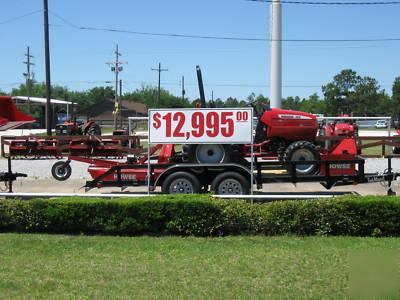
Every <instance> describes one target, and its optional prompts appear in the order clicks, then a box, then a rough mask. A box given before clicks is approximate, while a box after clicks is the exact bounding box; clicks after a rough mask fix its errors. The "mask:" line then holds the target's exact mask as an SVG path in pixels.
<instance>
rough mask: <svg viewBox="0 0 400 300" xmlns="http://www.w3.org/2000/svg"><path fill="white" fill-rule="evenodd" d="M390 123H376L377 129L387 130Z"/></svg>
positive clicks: (380, 121)
mask: <svg viewBox="0 0 400 300" xmlns="http://www.w3.org/2000/svg"><path fill="white" fill-rule="evenodd" d="M387 127H388V123H387V122H386V121H385V120H378V121H376V123H375V128H387Z"/></svg>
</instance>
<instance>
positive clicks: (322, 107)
mask: <svg viewBox="0 0 400 300" xmlns="http://www.w3.org/2000/svg"><path fill="white" fill-rule="evenodd" d="M299 110H300V111H304V112H308V113H312V114H326V102H325V101H323V100H321V99H319V96H318V95H317V93H314V94H312V95H311V96H310V97H308V99H303V100H302V101H301V102H300V107H299Z"/></svg>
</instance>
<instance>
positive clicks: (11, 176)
mask: <svg viewBox="0 0 400 300" xmlns="http://www.w3.org/2000/svg"><path fill="white" fill-rule="evenodd" d="M27 176H28V175H26V174H24V173H13V172H12V170H11V157H8V171H7V172H0V182H6V184H7V185H8V192H9V193H12V192H13V191H12V183H13V181H15V180H17V178H18V177H27Z"/></svg>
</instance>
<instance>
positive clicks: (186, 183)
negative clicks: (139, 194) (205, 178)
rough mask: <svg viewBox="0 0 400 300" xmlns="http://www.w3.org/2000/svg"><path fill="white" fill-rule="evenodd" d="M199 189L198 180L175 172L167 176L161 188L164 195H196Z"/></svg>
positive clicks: (186, 174)
mask: <svg viewBox="0 0 400 300" xmlns="http://www.w3.org/2000/svg"><path fill="white" fill-rule="evenodd" d="M200 189H201V184H200V181H199V179H198V178H197V177H196V176H194V175H193V174H191V173H188V172H176V173H172V174H170V175H168V177H167V178H166V179H165V180H164V182H163V184H162V186H161V191H162V192H163V193H164V194H198V193H200Z"/></svg>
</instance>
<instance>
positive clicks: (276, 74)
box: [270, 0, 282, 108]
mask: <svg viewBox="0 0 400 300" xmlns="http://www.w3.org/2000/svg"><path fill="white" fill-rule="evenodd" d="M270 40H271V59H270V97H271V108H281V107H282V12H281V3H280V0H273V1H272V3H271V7H270Z"/></svg>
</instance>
